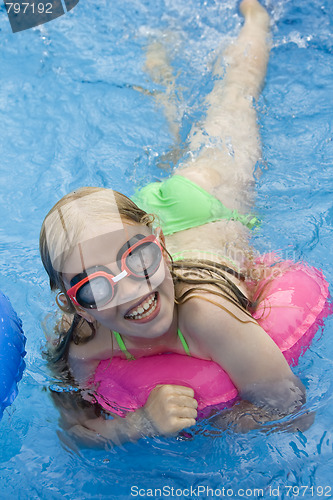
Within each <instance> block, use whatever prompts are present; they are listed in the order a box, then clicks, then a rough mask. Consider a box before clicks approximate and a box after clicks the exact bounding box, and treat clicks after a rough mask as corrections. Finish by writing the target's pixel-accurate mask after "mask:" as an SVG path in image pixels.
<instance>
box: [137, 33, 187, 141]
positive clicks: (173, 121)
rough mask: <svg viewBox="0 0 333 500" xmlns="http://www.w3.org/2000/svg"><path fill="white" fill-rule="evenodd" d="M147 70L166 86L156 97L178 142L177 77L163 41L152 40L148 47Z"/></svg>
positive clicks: (155, 79) (160, 83) (154, 80)
mask: <svg viewBox="0 0 333 500" xmlns="http://www.w3.org/2000/svg"><path fill="white" fill-rule="evenodd" d="M145 70H146V71H147V73H148V74H149V76H150V78H151V79H152V81H153V82H155V83H156V84H157V85H162V86H163V87H164V92H160V93H156V94H155V96H154V97H155V100H156V102H157V104H159V105H161V106H162V107H163V109H164V114H165V117H166V119H167V120H168V123H169V127H170V131H171V133H172V135H173V136H174V139H175V141H176V143H178V142H179V120H178V106H177V89H176V77H175V75H174V73H173V69H172V66H171V63H170V60H169V55H168V53H167V50H166V48H165V45H164V44H163V43H161V42H152V43H151V44H150V45H149V46H148V47H147V53H146V64H145Z"/></svg>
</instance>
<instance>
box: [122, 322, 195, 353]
mask: <svg viewBox="0 0 333 500" xmlns="http://www.w3.org/2000/svg"><path fill="white" fill-rule="evenodd" d="M177 333H178V337H179V340H180V341H181V343H182V346H183V348H184V351H185V352H186V354H187V355H188V356H191V353H190V349H189V347H188V344H187V342H186V340H185V337H184V335H183V334H182V332H181V331H180V330H179V328H178V332H177ZM113 334H114V336H115V339H116V341H117V343H118V346H119V349H120V350H121V352H123V353H124V354H125V356H126V358H127V359H128V360H133V359H135V357H134V356H132V354H131V353H130V352H128V350H127V348H126V345H125V342H124V340H123V338H122V336H121V335H120V333H118V332H113Z"/></svg>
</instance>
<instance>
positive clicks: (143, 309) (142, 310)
mask: <svg viewBox="0 0 333 500" xmlns="http://www.w3.org/2000/svg"><path fill="white" fill-rule="evenodd" d="M156 305H157V295H156V294H155V295H154V297H153V298H150V299H149V300H148V301H146V302H145V303H144V304H142V305H140V306H139V307H138V308H137V309H136V310H134V311H132V312H131V313H130V314H128V315H127V317H128V318H130V319H141V318H145V317H146V316H149V315H150V314H151V313H152V312H153V311H154V310H155V308H156ZM148 310H149V312H148Z"/></svg>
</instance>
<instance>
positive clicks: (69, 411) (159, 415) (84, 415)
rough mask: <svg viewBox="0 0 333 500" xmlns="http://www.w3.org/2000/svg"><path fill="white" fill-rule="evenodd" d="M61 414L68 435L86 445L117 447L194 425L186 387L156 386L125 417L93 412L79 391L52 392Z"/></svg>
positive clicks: (192, 405) (190, 392) (193, 405)
mask: <svg viewBox="0 0 333 500" xmlns="http://www.w3.org/2000/svg"><path fill="white" fill-rule="evenodd" d="M52 396H53V400H54V402H55V403H56V405H57V407H58V409H59V410H60V413H61V426H62V428H63V429H64V430H65V431H66V432H67V434H68V435H69V437H71V438H73V439H74V440H75V441H78V442H79V444H80V445H84V446H89V447H100V446H101V447H106V446H111V447H112V446H117V445H120V444H122V443H124V442H127V441H136V440H138V439H140V438H141V437H143V436H156V435H164V436H170V435H173V434H176V433H177V432H179V431H181V430H182V429H185V428H187V427H190V426H192V425H195V419H196V417H197V411H196V408H197V402H196V400H195V399H194V397H193V396H194V391H193V390H192V389H190V388H189V387H183V386H176V385H161V386H157V387H155V388H154V389H153V390H152V391H151V393H150V395H149V397H148V400H147V402H146V404H145V406H144V407H143V408H140V409H138V410H136V411H135V412H129V413H128V414H127V415H126V417H125V418H121V417H119V416H118V415H110V418H104V417H102V416H97V415H96V409H95V408H96V407H94V406H93V405H91V404H89V403H87V402H86V401H85V400H84V399H83V398H82V397H81V394H79V393H65V392H63V393H52Z"/></svg>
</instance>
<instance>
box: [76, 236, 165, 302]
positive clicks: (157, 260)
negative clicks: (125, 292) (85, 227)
mask: <svg viewBox="0 0 333 500" xmlns="http://www.w3.org/2000/svg"><path fill="white" fill-rule="evenodd" d="M161 261H162V247H161V245H160V243H159V242H158V240H157V239H156V237H155V236H154V235H150V236H144V235H143V234H137V235H135V236H133V238H131V239H130V240H128V241H127V242H126V243H125V244H124V245H123V246H122V247H121V249H120V250H119V252H118V255H117V263H118V266H119V269H120V270H121V272H120V273H119V274H117V275H116V276H114V275H113V274H112V273H111V271H110V269H108V268H107V267H105V266H94V267H90V268H89V269H86V270H84V271H83V272H82V273H80V274H77V275H76V276H74V278H72V279H71V281H70V285H71V288H70V289H69V290H67V295H68V297H69V298H70V299H71V301H72V302H73V303H74V304H75V305H77V306H81V307H83V308H85V309H98V308H99V307H104V306H105V305H106V304H108V303H109V302H111V301H112V299H113V298H114V296H115V293H116V284H117V283H118V281H120V280H122V279H123V278H125V277H126V276H128V277H131V278H133V279H135V280H149V278H151V276H153V275H154V274H155V273H156V271H157V270H158V268H159V267H160V264H161Z"/></svg>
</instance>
